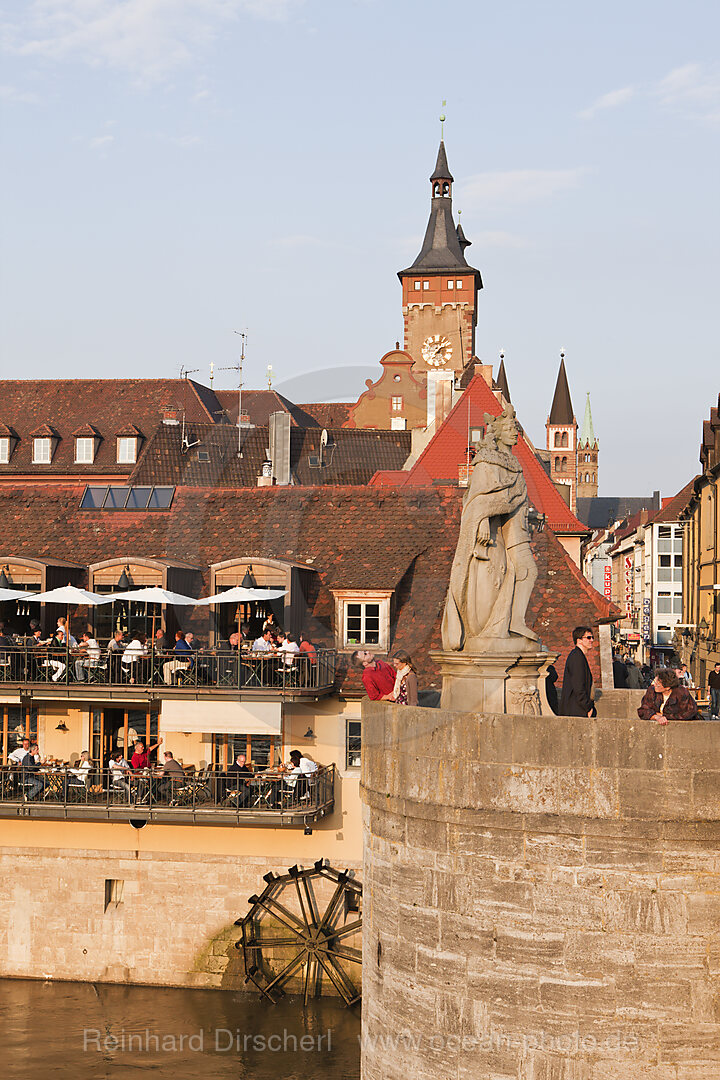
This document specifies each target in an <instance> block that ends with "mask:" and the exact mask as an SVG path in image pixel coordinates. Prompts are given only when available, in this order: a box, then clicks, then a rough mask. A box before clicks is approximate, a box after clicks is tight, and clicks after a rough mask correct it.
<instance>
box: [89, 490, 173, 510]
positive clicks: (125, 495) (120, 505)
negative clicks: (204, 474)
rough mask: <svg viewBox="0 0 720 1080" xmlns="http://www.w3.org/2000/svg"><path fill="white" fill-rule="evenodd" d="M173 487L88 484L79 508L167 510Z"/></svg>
mask: <svg viewBox="0 0 720 1080" xmlns="http://www.w3.org/2000/svg"><path fill="white" fill-rule="evenodd" d="M174 495H175V488H174V487H150V486H148V487H127V486H126V485H124V484H108V485H103V486H100V485H95V484H89V485H88V486H87V487H86V488H85V491H84V494H83V497H82V501H81V503H80V509H81V510H169V509H170V507H171V505H172V501H173V496H174Z"/></svg>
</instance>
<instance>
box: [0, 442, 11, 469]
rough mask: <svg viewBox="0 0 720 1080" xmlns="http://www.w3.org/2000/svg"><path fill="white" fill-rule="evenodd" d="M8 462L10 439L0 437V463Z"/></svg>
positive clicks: (5, 463)
mask: <svg viewBox="0 0 720 1080" xmlns="http://www.w3.org/2000/svg"><path fill="white" fill-rule="evenodd" d="M9 463H10V439H9V438H7V437H6V438H0V465H8V464H9Z"/></svg>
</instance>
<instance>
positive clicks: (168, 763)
mask: <svg viewBox="0 0 720 1080" xmlns="http://www.w3.org/2000/svg"><path fill="white" fill-rule="evenodd" d="M163 757H164V758H165V764H164V765H163V767H162V770H161V772H160V792H159V793H160V798H161V799H167V800H168V802H170V801H171V799H172V797H173V794H174V792H175V791H176V790H177V787H178V784H182V783H184V781H185V770H184V769H183V767H182V765H181V764H180V762H179V761H176V760H175V758H174V757H173V753H172V750H165V751H164V753H163Z"/></svg>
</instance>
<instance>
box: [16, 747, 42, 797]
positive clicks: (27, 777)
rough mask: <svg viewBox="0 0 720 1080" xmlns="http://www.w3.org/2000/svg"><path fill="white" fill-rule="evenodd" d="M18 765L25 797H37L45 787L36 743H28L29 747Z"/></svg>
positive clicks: (38, 748)
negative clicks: (20, 770)
mask: <svg viewBox="0 0 720 1080" xmlns="http://www.w3.org/2000/svg"><path fill="white" fill-rule="evenodd" d="M20 767H21V769H22V784H23V789H24V793H25V796H26V798H28V799H35V798H37V796H38V795H39V794H40V792H41V791H44V789H45V778H44V777H43V776H41V775H40V747H39V746H38V744H37V743H30V749H29V750H28V752H27V754H26V755H25V757H24V758H23V759H22V762H21V764H20Z"/></svg>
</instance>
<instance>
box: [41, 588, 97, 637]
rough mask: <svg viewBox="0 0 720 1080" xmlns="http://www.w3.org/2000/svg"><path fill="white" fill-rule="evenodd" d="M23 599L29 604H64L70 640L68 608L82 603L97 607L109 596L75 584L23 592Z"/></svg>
mask: <svg viewBox="0 0 720 1080" xmlns="http://www.w3.org/2000/svg"><path fill="white" fill-rule="evenodd" d="M25 599H26V600H27V601H29V603H31V604H65V607H66V612H65V614H66V617H67V636H68V642H69V640H70V608H71V607H78V606H79V605H83V606H84V607H97V606H98V604H107V602H108V600H109V597H107V596H101V595H100V594H99V593H94V592H88V591H87V589H78V588H77V586H76V585H62V586H61V587H60V588H59V589H50V591H49V592H43V593H25Z"/></svg>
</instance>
